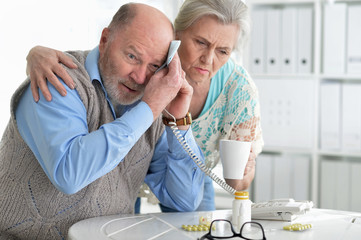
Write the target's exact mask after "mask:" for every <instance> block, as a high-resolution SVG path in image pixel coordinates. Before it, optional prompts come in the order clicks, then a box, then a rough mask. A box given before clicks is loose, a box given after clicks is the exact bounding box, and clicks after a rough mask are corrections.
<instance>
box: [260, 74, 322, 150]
mask: <svg viewBox="0 0 361 240" xmlns="http://www.w3.org/2000/svg"><path fill="white" fill-rule="evenodd" d="M255 82H256V84H257V86H258V89H259V96H260V105H261V106H262V107H261V116H262V119H261V125H262V132H263V136H264V141H265V144H266V146H267V147H271V146H272V147H296V148H312V146H313V141H314V139H313V136H314V118H315V109H314V108H315V104H314V103H315V101H316V99H315V95H314V92H315V82H314V81H312V80H308V79H292V80H290V79H259V78H258V79H255Z"/></svg>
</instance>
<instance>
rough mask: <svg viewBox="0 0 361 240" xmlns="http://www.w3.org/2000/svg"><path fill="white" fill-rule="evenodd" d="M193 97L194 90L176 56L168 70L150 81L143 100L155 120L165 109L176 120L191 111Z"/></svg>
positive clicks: (159, 73) (176, 55)
mask: <svg viewBox="0 0 361 240" xmlns="http://www.w3.org/2000/svg"><path fill="white" fill-rule="evenodd" d="M192 95H193V88H192V87H191V86H190V85H189V84H188V82H187V80H186V79H185V72H184V71H183V69H182V66H181V63H180V59H179V56H178V54H175V56H174V58H173V60H172V61H171V62H170V64H169V65H168V68H165V69H162V70H160V71H159V72H157V73H156V74H154V75H153V76H152V78H151V79H150V80H149V82H148V84H147V86H146V88H145V91H144V96H143V98H142V100H143V101H144V102H146V103H147V104H148V105H149V106H150V108H151V109H152V111H153V116H154V119H156V118H157V117H158V116H159V115H160V114H161V113H162V111H163V110H164V109H165V108H166V109H167V111H168V112H169V113H171V114H172V115H173V116H174V117H175V118H183V117H185V116H186V114H187V112H188V110H189V105H190V102H191V99H192ZM165 116H166V117H167V118H170V119H171V118H172V117H171V116H167V114H165ZM186 128H188V127H186Z"/></svg>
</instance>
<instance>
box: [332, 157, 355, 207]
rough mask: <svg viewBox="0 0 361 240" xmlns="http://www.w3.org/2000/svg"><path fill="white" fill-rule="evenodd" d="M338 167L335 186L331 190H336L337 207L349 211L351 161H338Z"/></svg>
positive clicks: (336, 164) (336, 163) (336, 166)
mask: <svg viewBox="0 0 361 240" xmlns="http://www.w3.org/2000/svg"><path fill="white" fill-rule="evenodd" d="M334 164H335V168H336V176H335V180H336V182H335V187H334V189H332V188H330V189H329V191H334V197H335V204H336V205H335V209H338V210H344V211H348V210H349V208H350V205H349V198H350V179H349V177H348V176H350V173H351V172H350V166H351V165H350V163H349V162H341V161H337V162H335V163H334Z"/></svg>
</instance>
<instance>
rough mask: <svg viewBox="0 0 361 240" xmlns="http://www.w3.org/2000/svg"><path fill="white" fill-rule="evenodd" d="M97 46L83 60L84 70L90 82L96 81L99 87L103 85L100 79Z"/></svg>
mask: <svg viewBox="0 0 361 240" xmlns="http://www.w3.org/2000/svg"><path fill="white" fill-rule="evenodd" d="M98 61H99V46H97V47H95V48H94V49H93V50H92V51H90V52H89V54H88V56H87V57H86V60H85V69H86V70H87V72H88V74H89V76H90V79H91V80H92V81H94V80H98V81H99V82H100V83H101V85H103V82H102V79H101V77H100V72H99V67H98Z"/></svg>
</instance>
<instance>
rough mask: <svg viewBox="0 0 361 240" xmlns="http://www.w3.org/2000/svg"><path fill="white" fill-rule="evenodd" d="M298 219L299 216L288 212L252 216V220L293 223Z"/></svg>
mask: <svg viewBox="0 0 361 240" xmlns="http://www.w3.org/2000/svg"><path fill="white" fill-rule="evenodd" d="M297 217H298V215H295V214H292V213H288V212H277V213H268V214H265V213H262V214H259V215H258V214H252V220H253V219H256V220H275V221H286V222H292V221H293V220H295V219H296V218H297Z"/></svg>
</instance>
